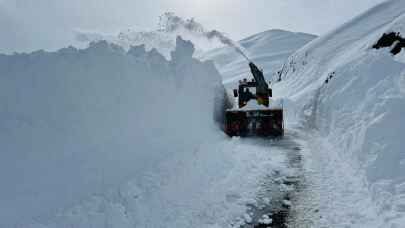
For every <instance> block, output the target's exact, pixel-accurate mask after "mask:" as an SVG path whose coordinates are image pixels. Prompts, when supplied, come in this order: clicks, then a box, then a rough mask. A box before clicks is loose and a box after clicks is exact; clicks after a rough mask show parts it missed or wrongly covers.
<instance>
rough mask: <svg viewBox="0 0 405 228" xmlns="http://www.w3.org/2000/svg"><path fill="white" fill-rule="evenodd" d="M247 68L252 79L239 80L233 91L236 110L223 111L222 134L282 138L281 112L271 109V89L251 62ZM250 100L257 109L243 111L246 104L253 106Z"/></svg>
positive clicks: (280, 109) (251, 108)
mask: <svg viewBox="0 0 405 228" xmlns="http://www.w3.org/2000/svg"><path fill="white" fill-rule="evenodd" d="M249 67H250V70H251V72H252V75H253V78H254V79H252V80H251V81H248V80H247V79H243V80H241V81H239V88H238V89H234V91H233V93H234V96H235V97H237V98H238V108H237V109H229V110H227V111H226V113H225V132H226V133H227V134H228V135H229V136H263V137H268V136H272V137H278V136H283V135H284V126H283V109H282V108H274V107H271V104H270V99H269V97H272V89H270V88H269V84H268V83H267V82H266V80H265V78H264V76H263V72H262V71H261V70H260V69H259V68H258V67H257V66H256V65H255V64H254V63H252V62H251V63H249ZM251 100H256V103H257V105H253V106H249V107H250V108H247V107H246V106H247V105H248V102H254V101H251Z"/></svg>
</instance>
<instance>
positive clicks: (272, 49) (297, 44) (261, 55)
mask: <svg viewBox="0 0 405 228" xmlns="http://www.w3.org/2000/svg"><path fill="white" fill-rule="evenodd" d="M315 38H316V36H314V35H310V34H305V33H293V32H288V31H283V30H269V31H265V32H262V33H259V34H256V35H253V36H250V37H248V38H246V39H243V40H241V41H239V44H240V45H241V46H242V47H244V48H245V50H246V51H247V54H248V56H249V58H251V60H252V61H254V62H255V63H257V65H258V66H260V67H261V68H263V69H264V70H265V76H266V77H267V78H268V79H270V78H271V77H272V76H274V74H276V72H277V71H278V70H280V66H281V65H282V64H283V63H284V61H285V60H286V59H287V58H288V57H289V56H290V55H291V54H292V53H294V52H295V51H296V50H298V49H299V48H301V47H302V46H304V45H305V44H307V43H308V42H310V41H311V40H313V39H315ZM199 58H200V59H209V60H214V62H215V64H216V66H217V68H218V69H219V71H220V73H221V75H222V76H223V79H224V83H225V84H226V86H227V87H230V86H232V85H234V82H237V81H238V80H240V79H241V78H244V77H247V76H248V75H249V67H248V65H247V64H248V63H247V62H246V60H245V59H244V58H243V57H242V56H240V55H238V54H236V53H235V51H234V50H233V49H232V48H230V47H224V48H219V49H214V50H211V51H208V52H205V53H203V54H202V55H201V56H199ZM230 83H231V84H230ZM232 83H233V84H232Z"/></svg>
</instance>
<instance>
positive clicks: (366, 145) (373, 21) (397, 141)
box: [274, 0, 405, 227]
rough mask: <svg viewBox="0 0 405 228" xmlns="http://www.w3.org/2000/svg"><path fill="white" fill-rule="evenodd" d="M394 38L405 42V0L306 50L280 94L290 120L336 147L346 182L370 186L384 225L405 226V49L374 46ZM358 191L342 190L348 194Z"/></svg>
mask: <svg viewBox="0 0 405 228" xmlns="http://www.w3.org/2000/svg"><path fill="white" fill-rule="evenodd" d="M390 32H396V33H397V32H398V33H401V34H402V36H405V2H404V1H400V0H392V1H387V2H385V3H383V4H381V5H378V6H377V7H375V8H373V9H371V10H370V11H368V12H366V13H365V14H363V15H361V16H359V17H357V18H355V19H353V20H352V21H350V22H348V23H346V24H344V25H343V26H342V27H340V28H338V29H336V30H335V31H332V32H331V33H329V34H328V35H326V36H323V37H320V38H318V39H316V40H315V41H313V42H311V43H309V44H308V45H306V46H305V47H303V48H302V49H301V50H299V51H298V52H296V53H295V54H294V55H292V56H291V57H290V58H289V60H288V61H287V62H286V63H285V65H284V68H283V72H282V73H283V75H282V77H283V82H282V83H279V84H277V86H275V90H276V91H275V92H274V93H275V94H280V93H281V94H282V96H285V97H289V98H290V99H289V101H286V103H288V104H289V105H290V107H289V108H287V110H290V113H289V115H291V110H296V112H295V116H296V118H297V119H299V120H300V121H299V122H300V123H303V125H302V128H303V129H305V130H306V131H308V132H311V130H314V129H315V130H317V132H318V134H319V136H320V137H321V138H322V139H324V141H326V142H328V144H330V147H329V150H325V151H323V153H335V152H336V153H337V154H338V156H339V157H340V158H341V159H342V160H343V161H345V166H346V168H345V170H346V171H347V177H345V178H346V179H348V180H351V179H352V178H353V175H354V176H358V178H359V179H360V180H363V181H364V182H363V185H364V186H365V187H366V188H367V189H368V191H369V194H370V195H371V198H372V199H373V201H374V202H375V203H376V205H377V207H378V210H379V211H378V212H377V214H378V215H382V217H383V218H384V220H382V221H383V222H382V227H402V226H403V224H404V220H405V200H404V199H405V152H404V151H405V141H404V139H405V137H404V129H405V83H404V82H405V61H404V56H405V50H403V49H402V51H401V53H400V54H398V55H396V56H393V55H392V54H391V53H390V48H383V49H379V50H375V49H373V48H372V47H373V45H374V44H376V43H377V41H378V40H379V39H380V38H381V36H382V35H383V34H384V33H390ZM326 80H327V83H326ZM293 107H294V108H293ZM293 115H294V113H293ZM291 119H294V118H291ZM287 123H291V121H288V120H287ZM331 157H333V156H331ZM348 167H350V168H348ZM341 168H342V167H336V169H341ZM350 169H351V170H352V171H353V172H352V173H350V171H349V170H350ZM331 178H332V177H331ZM356 178H357V177H356ZM342 184H343V183H342ZM355 186H356V185H350V184H349V185H347V186H342V188H345V189H346V191H347V192H346V193H347V194H348V195H349V192H352V191H355V189H354V188H355ZM363 197H364V198H365V197H366V195H363ZM335 200H338V199H335ZM355 208H359V207H355ZM364 210H367V208H364ZM335 216H336V215H335ZM331 219H333V218H331Z"/></svg>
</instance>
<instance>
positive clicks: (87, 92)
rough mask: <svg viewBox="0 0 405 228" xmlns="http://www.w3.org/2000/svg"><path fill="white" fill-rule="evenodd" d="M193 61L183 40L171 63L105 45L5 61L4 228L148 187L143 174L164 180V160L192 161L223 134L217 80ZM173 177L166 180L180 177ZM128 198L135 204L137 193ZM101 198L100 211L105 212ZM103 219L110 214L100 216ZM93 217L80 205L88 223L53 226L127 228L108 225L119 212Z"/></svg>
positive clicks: (0, 122) (1, 67) (1, 95)
mask: <svg viewBox="0 0 405 228" xmlns="http://www.w3.org/2000/svg"><path fill="white" fill-rule="evenodd" d="M193 52H194V47H193V44H192V43H191V42H189V41H184V40H182V39H181V38H177V47H176V49H175V51H173V52H172V59H171V61H167V60H166V59H165V58H164V57H163V56H162V55H161V54H159V53H158V52H157V51H156V50H154V49H153V50H151V51H149V52H146V51H145V49H144V47H143V46H139V47H132V48H131V49H130V50H129V51H128V52H126V51H124V50H123V49H122V48H120V47H118V46H115V45H111V44H108V43H107V42H105V41H100V42H95V43H92V44H91V45H90V46H89V48H87V49H83V50H78V49H75V48H65V49H61V50H59V51H57V52H44V51H37V52H34V53H30V54H15V55H0V106H1V108H0V153H1V154H0V155H1V159H0V180H1V188H0V202H1V203H0V227H44V226H42V225H41V226H40V225H39V224H46V223H50V222H49V221H52V219H51V217H49V216H51V215H53V216H55V213H56V214H57V212H58V211H59V212H60V210H63V208H69V207H73V205H76V204H78V203H79V201H80V200H82V199H85V198H88V197H89V196H91V195H93V196H97V195H100V194H101V195H102V194H106V193H105V192H107V191H108V189H111V188H113V187H114V186H120V185H122V184H123V183H127V181H128V179H129V178H131V179H132V180H133V179H135V180H137V178H138V177H139V178H138V180H139V183H148V181H147V180H146V181H145V179H148V178H152V177H148V176H147V175H144V174H145V173H148V172H150V171H156V172H157V173H159V172H158V171H157V170H156V169H157V167H160V164H161V163H162V162H163V161H166V162H167V160H169V158H171V159H172V158H173V157H182V156H183V157H185V158H187V157H189V156H190V154H193V153H192V151H193V150H194V149H195V147H196V145H199V144H201V143H202V142H203V141H206V140H208V141H209V139H210V137H214V136H216V135H220V133H216V132H220V131H219V130H218V128H219V127H218V125H217V124H216V123H215V120H214V119H215V116H216V117H219V119H220V118H221V116H222V113H221V104H222V99H223V97H222V96H223V94H224V89H223V86H222V84H221V76H220V75H219V73H218V72H217V70H216V69H215V67H214V65H213V63H211V62H200V61H198V60H196V59H193V58H192V55H193ZM216 105H217V106H216ZM218 105H219V106H218ZM215 106H216V107H218V109H215V108H214V107H215ZM214 110H217V111H216V113H215V114H216V115H215V114H214ZM217 119H218V118H217ZM213 152H214V151H213ZM194 153H196V152H195V151H194ZM175 167H176V166H175ZM177 167H178V168H179V167H181V164H177ZM172 168H173V167H172ZM174 169H175V168H174ZM167 170H168V171H167ZM167 170H166V171H167V172H163V173H161V174H160V175H162V176H164V175H169V174H168V172H169V171H173V172H175V171H176V170H172V169H171V168H168V169H167ZM141 179H143V180H144V181H140V180H141ZM154 179H155V180H156V181H160V180H162V181H163V180H164V179H165V178H163V177H155V178H154ZM139 183H138V182H137V183H136V184H139ZM126 189H127V192H128V194H129V195H128V194H127V195H126V196H127V197H126V199H127V200H131V199H133V198H134V197H135V196H136V194H137V191H136V189H135V190H134V187H132V189H131V186H127V187H126ZM128 189H129V190H128ZM145 189H153V186H149V187H145ZM120 194H124V195H125V192H124V193H123V192H120ZM131 194H132V195H131ZM96 198H97V197H96ZM96 198H95V199H93V205H96V206H94V207H103V206H102V205H104V206H105V205H106V204H102V203H100V202H98V203H95V202H94V201H97V200H96ZM118 208H120V207H118ZM110 209H111V208H110ZM103 210H105V211H108V210H109V208H108V207H107V208H104V209H100V208H98V209H94V211H98V212H100V211H103ZM94 211H93V212H94ZM118 211H119V210H118ZM91 212H92V211H91V210H90V209H89V208H86V204H84V206H83V213H88V214H87V217H85V219H87V220H86V221H87V222H86V221H84V220H83V218H82V217H80V216H78V217H75V218H76V219H70V220H69V219H60V218H59V220H67V221H72V220H73V221H74V222H71V223H55V224H56V225H55V227H80V224H82V225H83V226H82V227H90V226H91V225H95V226H96V227H126V226H125V224H123V223H122V222H121V223H120V222H118V221H113V220H108V219H109V218H111V219H114V213H115V211H114V210H113V209H111V211H109V212H106V214H108V216H100V217H102V219H98V218H97V212H94V213H95V214H90V215H89V213H91ZM69 213H70V214H69ZM69 213H68V215H66V216H69V215H70V216H73V217H74V215H75V213H77V214H80V213H78V212H77V211H75V209H74V208H73V209H72V210H70V212H69ZM117 213H118V212H117ZM145 213H146V212H145ZM100 214H102V213H101V212H100ZM122 214H124V213H122ZM135 214H136V213H135ZM138 214H139V215H142V214H141V213H138ZM92 216H93V217H92ZM157 216H159V215H157ZM98 220H102V222H100V221H98ZM107 220H108V221H107ZM89 221H92V222H89ZM97 222H100V223H97ZM157 222H158V223H159V221H157ZM110 223H111V224H114V225H111V226H109V225H108V224H110ZM28 224H31V226H29V225H28ZM35 224H37V225H35ZM97 224H98V225H97ZM100 224H102V225H100ZM128 224H130V223H128ZM128 224H127V225H128ZM128 226H130V225H128Z"/></svg>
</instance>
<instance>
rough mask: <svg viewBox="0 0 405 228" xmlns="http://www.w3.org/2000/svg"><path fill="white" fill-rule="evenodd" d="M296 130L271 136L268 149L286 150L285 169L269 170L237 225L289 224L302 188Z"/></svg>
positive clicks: (275, 227)
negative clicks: (255, 196) (274, 138)
mask: <svg viewBox="0 0 405 228" xmlns="http://www.w3.org/2000/svg"><path fill="white" fill-rule="evenodd" d="M297 136H298V135H297V134H296V133H295V132H294V131H289V132H288V133H287V134H286V135H285V137H284V138H282V139H279V140H274V141H273V142H272V143H271V144H270V148H269V149H277V150H282V151H285V154H286V158H287V159H286V161H285V163H286V164H285V168H286V169H285V170H277V171H274V172H272V173H270V174H269V175H268V176H267V177H266V178H265V179H264V180H263V182H262V185H261V189H260V190H259V192H258V194H257V202H256V203H255V204H254V205H248V208H249V209H248V211H247V213H246V215H245V224H243V225H241V226H239V227H240V228H261V227H272V228H284V227H288V223H289V218H290V215H291V211H292V210H291V209H292V208H293V207H294V204H295V203H294V201H295V198H296V194H297V192H300V191H302V189H303V188H304V181H303V180H304V177H303V175H302V173H303V172H302V169H303V165H302V159H303V158H302V155H301V145H300V143H299V142H298V140H297Z"/></svg>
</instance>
